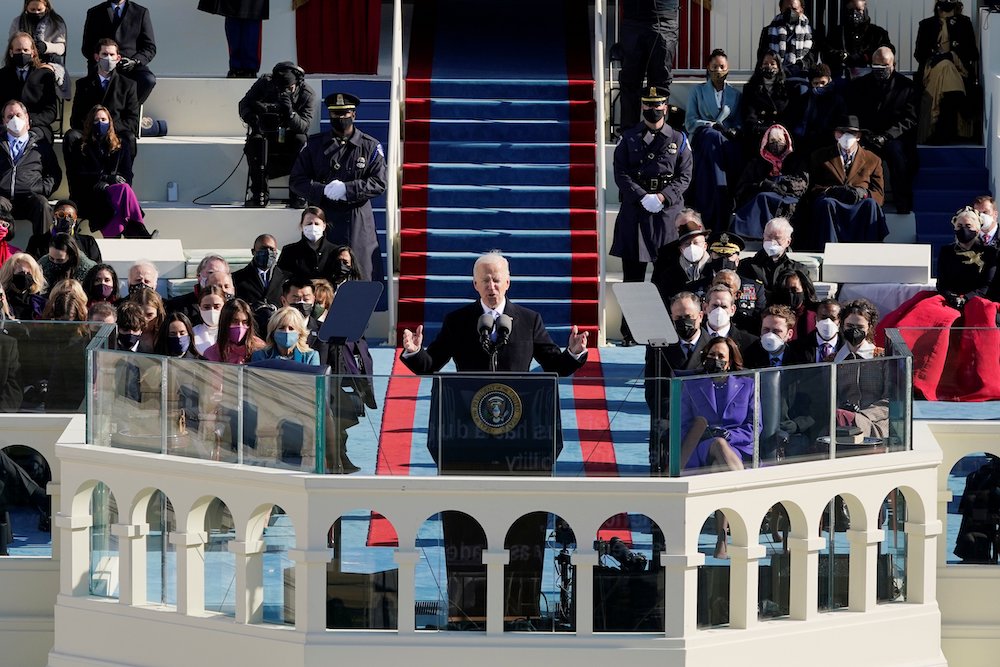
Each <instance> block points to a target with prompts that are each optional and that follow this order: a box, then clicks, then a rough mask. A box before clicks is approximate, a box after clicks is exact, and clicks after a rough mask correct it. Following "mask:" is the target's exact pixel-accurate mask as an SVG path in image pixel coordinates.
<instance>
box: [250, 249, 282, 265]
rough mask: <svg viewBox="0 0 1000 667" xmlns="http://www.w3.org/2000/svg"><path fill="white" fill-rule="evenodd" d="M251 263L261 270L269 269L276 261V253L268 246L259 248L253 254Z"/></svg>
mask: <svg viewBox="0 0 1000 667" xmlns="http://www.w3.org/2000/svg"><path fill="white" fill-rule="evenodd" d="M253 263H254V266H256V267H257V268H258V269H260V270H261V271H270V270H271V269H272V268H273V267H274V265H275V264H277V263H278V253H276V252H275V251H273V250H271V249H270V248H261V249H260V250H258V251H257V252H255V253H254V254H253Z"/></svg>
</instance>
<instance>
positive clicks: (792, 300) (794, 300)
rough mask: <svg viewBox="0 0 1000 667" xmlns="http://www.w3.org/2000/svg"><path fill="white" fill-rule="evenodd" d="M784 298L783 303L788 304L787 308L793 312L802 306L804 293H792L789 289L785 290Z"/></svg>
mask: <svg viewBox="0 0 1000 667" xmlns="http://www.w3.org/2000/svg"><path fill="white" fill-rule="evenodd" d="M784 296H785V302H786V303H787V304H788V307H789V308H791V309H792V310H795V309H796V308H798V307H799V306H801V305H802V303H803V301H805V296H806V295H805V292H793V291H792V290H790V289H786V290H785V295H784Z"/></svg>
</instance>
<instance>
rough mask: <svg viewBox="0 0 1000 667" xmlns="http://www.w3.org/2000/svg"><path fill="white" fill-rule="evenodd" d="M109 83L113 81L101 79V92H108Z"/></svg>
mask: <svg viewBox="0 0 1000 667" xmlns="http://www.w3.org/2000/svg"><path fill="white" fill-rule="evenodd" d="M109 81H111V79H101V90H107V89H108V82H109Z"/></svg>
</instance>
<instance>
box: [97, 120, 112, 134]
mask: <svg viewBox="0 0 1000 667" xmlns="http://www.w3.org/2000/svg"><path fill="white" fill-rule="evenodd" d="M94 127H96V128H97V134H99V135H100V136H102V137H103V136H104V135H106V134H107V133H108V130H109V129H110V128H111V123H110V122H108V121H106V120H99V121H97V123H95V124H94Z"/></svg>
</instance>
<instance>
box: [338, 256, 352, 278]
mask: <svg viewBox="0 0 1000 667" xmlns="http://www.w3.org/2000/svg"><path fill="white" fill-rule="evenodd" d="M350 275H351V265H350V264H348V263H347V262H343V261H342V262H340V265H339V266H338V267H337V278H338V279H339V280H347V278H348V277H349V276H350Z"/></svg>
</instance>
